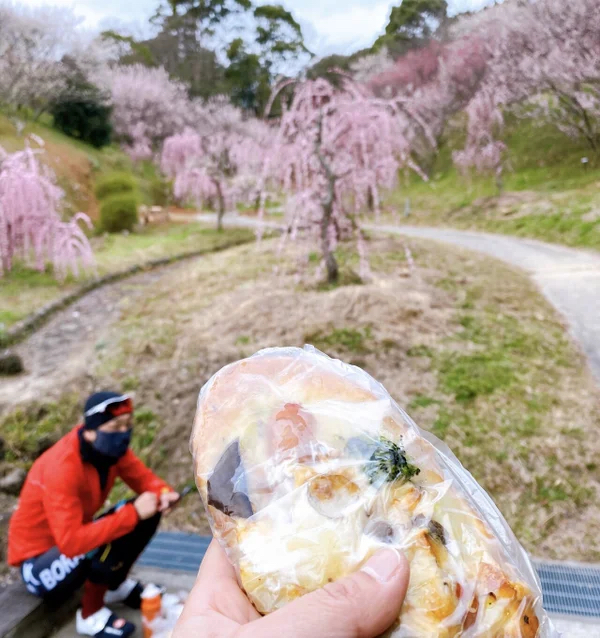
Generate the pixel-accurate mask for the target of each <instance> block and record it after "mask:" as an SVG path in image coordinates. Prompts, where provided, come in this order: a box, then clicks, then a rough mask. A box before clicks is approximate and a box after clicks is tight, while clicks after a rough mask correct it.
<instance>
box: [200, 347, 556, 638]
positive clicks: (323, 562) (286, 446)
mask: <svg viewBox="0 0 600 638" xmlns="http://www.w3.org/2000/svg"><path fill="white" fill-rule="evenodd" d="M191 449H192V453H193V456H194V462H195V473H196V483H197V486H198V489H199V491H200V494H201V496H202V499H203V502H204V504H205V507H206V510H207V513H208V517H209V520H210V523H211V526H212V530H213V534H214V536H215V537H216V538H217V539H218V540H219V541H220V542H221V544H222V545H223V547H224V548H225V550H226V552H227V554H228V556H229V558H230V560H231V561H232V563H233V565H234V566H235V567H236V570H237V573H238V575H239V580H240V584H241V586H242V587H243V588H244V590H245V591H246V593H247V595H248V597H249V599H250V600H251V601H252V603H253V604H254V606H255V607H256V609H257V610H258V611H259V612H261V613H263V614H267V613H270V612H273V611H275V610H277V609H279V608H281V607H282V606H284V605H285V604H287V603H289V602H290V601H292V600H294V599H296V598H298V597H299V596H302V595H303V594H306V593H308V592H311V591H313V590H315V589H317V588H320V587H322V586H324V585H325V584H327V583H328V582H332V581H334V580H337V579H338V578H341V577H343V576H346V575H348V574H350V573H352V572H354V571H356V570H358V569H360V567H361V566H362V565H363V564H364V563H365V562H366V561H367V560H368V559H369V558H370V557H371V556H372V555H373V554H374V553H375V552H376V551H377V550H378V549H380V548H382V547H389V546H392V547H396V548H398V549H399V550H401V551H402V552H404V554H405V555H406V557H407V558H408V560H409V561H410V564H411V576H410V584H409V589H408V594H407V597H406V600H405V603H404V606H403V608H402V613H401V615H400V618H399V619H398V621H397V623H396V624H395V625H394V626H393V627H392V628H391V629H390V630H389V631H388V632H387V633H386V634H385V636H393V637H394V638H402V637H406V638H408V637H410V638H421V637H423V638H432V637H440V638H454V637H457V636H464V637H469V638H470V637H473V638H474V637H476V636H486V637H500V636H505V637H511V638H536V637H538V636H555V635H556V634H555V633H554V631H553V629H552V627H551V625H550V623H549V621H548V619H547V616H546V615H545V613H544V611H543V608H542V604H541V591H540V586H539V581H538V579H537V576H536V574H535V571H534V569H533V567H532V566H531V563H530V561H529V559H528V557H527V555H526V553H525V551H524V550H523V549H522V547H521V546H520V545H519V543H518V542H517V540H516V539H515V537H514V535H513V534H512V532H511V530H510V528H509V527H508V525H507V523H506V522H505V521H504V519H503V518H502V515H501V514H500V512H499V511H498V510H497V508H496V507H495V505H494V504H493V502H492V501H491V499H490V498H489V496H488V495H487V494H486V493H485V491H484V490H483V489H482V488H481V487H480V486H479V485H478V484H477V483H476V482H475V480H474V479H473V477H472V476H471V475H470V474H469V473H468V472H467V471H466V470H465V469H464V468H463V467H462V466H461V464H460V463H459V461H458V460H457V459H456V457H454V456H453V455H452V453H451V452H450V451H449V450H448V448H447V447H446V446H445V445H444V444H443V443H441V442H440V441H439V440H437V439H436V438H435V437H433V436H432V435H430V434H429V433H426V432H424V431H421V430H420V429H419V428H418V427H417V426H416V425H415V424H414V422H413V421H412V420H411V419H410V417H409V416H408V415H407V414H406V413H405V412H404V411H403V410H402V409H400V408H399V407H398V405H397V404H396V403H395V402H394V401H393V400H392V398H391V397H390V396H389V394H388V393H387V392H386V390H385V389H384V388H383V387H382V386H381V385H380V384H379V383H377V382H376V381H375V380H374V379H373V378H372V377H370V376H369V375H368V374H367V373H365V372H364V371H362V370H361V369H359V368H357V367H354V366H349V365H346V364H344V363H342V362H340V361H335V360H333V359H330V358H329V357H327V356H326V355H323V354H322V353H320V352H318V351H316V350H315V349H314V348H310V347H306V348H304V349H299V348H281V349H280V348H275V349H269V350H263V351H261V352H259V353H258V354H256V355H254V356H253V357H250V358H249V359H246V360H243V361H239V362H237V363H234V364H231V365H229V366H226V367H225V368H223V369H222V370H221V371H220V372H218V373H217V374H216V375H215V376H214V377H213V378H212V379H211V380H210V381H209V382H208V383H207V384H206V386H205V387H204V388H203V389H202V392H201V394H200V399H199V403H198V412H197V415H196V420H195V424H194V430H193V434H192V439H191Z"/></svg>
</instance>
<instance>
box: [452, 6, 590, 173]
mask: <svg viewBox="0 0 600 638" xmlns="http://www.w3.org/2000/svg"><path fill="white" fill-rule="evenodd" d="M457 29H458V30H459V33H460V34H461V35H462V36H464V35H465V34H467V35H468V36H469V37H473V36H476V37H477V38H478V39H479V41H480V42H482V43H483V46H484V49H485V57H486V67H485V73H484V77H483V79H482V81H481V82H480V83H479V86H478V89H477V91H476V92H475V94H474V95H473V97H472V101H471V103H470V104H469V105H468V106H467V113H468V115H469V134H468V137H467V146H466V148H465V149H464V151H463V152H459V153H455V155H454V157H455V160H456V161H457V162H458V164H459V165H461V166H466V165H471V166H475V167H476V168H478V169H480V170H488V169H489V168H490V167H491V164H494V163H495V164H496V174H497V175H498V172H497V171H498V167H499V166H500V164H499V162H500V155H501V151H502V148H503V145H502V143H501V141H500V140H495V132H496V133H497V132H498V123H499V120H500V118H501V117H502V112H503V111H506V110H508V109H511V110H512V111H513V112H514V113H516V114H517V115H519V116H521V117H530V118H534V120H535V121H537V122H539V123H548V122H549V123H551V124H554V125H555V126H556V127H557V128H558V129H560V130H561V131H563V132H564V133H566V134H568V135H570V136H572V137H578V138H581V139H584V140H586V141H587V143H588V144H589V145H590V148H591V149H593V150H594V151H595V152H596V153H598V152H600V88H599V87H600V4H599V3H598V2H596V0H571V1H570V2H562V1H561V0H537V1H536V2H523V3H521V2H519V3H516V2H506V3H504V4H502V5H498V6H495V7H491V8H489V9H487V10H486V11H483V12H480V13H479V14H476V15H474V16H471V17H469V18H465V19H463V20H462V21H460V22H459V23H458V25H457Z"/></svg>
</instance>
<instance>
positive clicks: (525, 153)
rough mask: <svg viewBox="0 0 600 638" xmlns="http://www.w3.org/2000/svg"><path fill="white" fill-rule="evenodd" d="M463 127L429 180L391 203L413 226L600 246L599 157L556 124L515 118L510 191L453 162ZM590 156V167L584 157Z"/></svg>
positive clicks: (408, 185) (452, 135)
mask: <svg viewBox="0 0 600 638" xmlns="http://www.w3.org/2000/svg"><path fill="white" fill-rule="evenodd" d="M461 130H462V131H464V126H462V127H460V130H459V127H458V126H456V127H454V128H453V129H450V130H449V132H448V134H447V138H446V139H445V140H443V142H442V145H441V147H440V153H439V155H438V157H437V158H436V160H435V162H434V164H433V166H432V167H431V169H430V171H429V174H430V176H431V181H430V182H429V183H425V182H423V181H422V180H420V178H418V177H413V176H410V177H409V178H408V179H405V180H404V183H403V184H402V187H401V188H400V189H399V190H398V191H397V192H395V193H394V194H393V195H392V196H391V197H390V199H389V202H388V203H389V205H390V207H391V208H393V209H394V210H396V211H397V213H398V214H399V215H400V216H402V215H405V210H406V208H407V203H406V202H407V199H408V200H409V206H410V213H409V214H408V218H407V219H405V220H404V221H406V222H408V223H411V224H424V225H441V226H453V227H457V228H469V229H479V230H488V231H492V232H499V233H505V234H511V235H519V236H524V237H533V238H537V239H542V240H546V241H551V242H557V243H563V244H567V245H569V246H581V247H589V248H595V249H600V157H595V156H594V155H593V153H592V152H591V150H590V148H589V147H588V146H587V145H586V144H585V143H583V142H580V141H575V140H572V139H570V138H568V137H566V136H565V135H563V134H561V133H560V132H558V131H557V130H555V129H553V128H551V127H549V126H536V125H534V124H533V123H532V122H526V121H525V122H517V121H514V120H513V121H509V122H508V126H507V130H506V138H505V141H506V143H507V146H508V152H507V155H506V170H505V175H504V192H503V193H502V194H501V195H498V191H497V188H496V185H495V181H494V178H493V177H492V176H480V175H470V176H463V175H461V174H460V173H459V172H458V171H457V170H456V168H455V167H454V166H453V164H452V149H455V148H460V147H461V142H462V139H461V137H462V136H464V132H461ZM583 158H587V160H588V161H587V163H583V162H582V159H583Z"/></svg>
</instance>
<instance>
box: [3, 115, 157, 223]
mask: <svg viewBox="0 0 600 638" xmlns="http://www.w3.org/2000/svg"><path fill="white" fill-rule="evenodd" d="M29 134H35V135H37V136H39V137H41V138H42V139H43V140H44V143H45V149H46V153H45V154H44V155H43V161H44V162H46V163H47V164H48V165H49V166H50V167H51V168H52V169H53V170H54V172H55V173H56V177H57V180H58V184H59V186H60V187H61V188H62V189H63V190H64V191H65V203H66V208H65V213H66V214H67V215H72V214H74V213H76V212H79V211H82V212H84V213H87V214H88V215H89V216H90V217H91V218H92V219H93V220H95V219H97V218H98V208H99V207H98V202H97V200H96V197H95V195H94V182H95V180H96V178H97V177H98V175H101V174H102V173H106V172H111V171H127V172H132V173H134V175H135V177H136V180H137V182H138V186H139V189H140V192H141V195H142V200H143V202H144V203H146V204H153V203H154V201H153V199H154V197H155V190H156V189H155V188H154V186H155V183H156V181H157V175H156V170H155V168H154V165H153V164H152V163H150V162H147V163H143V164H141V165H139V166H134V165H132V162H131V160H130V159H129V157H127V155H125V154H124V153H123V152H122V151H121V150H120V149H119V148H118V147H117V146H116V145H113V146H109V147H106V148H103V149H101V150H98V149H96V148H94V147H92V146H89V145H88V144H85V143H83V142H80V141H79V140H76V139H73V138H71V137H67V136H66V135H63V134H62V133H61V132H60V131H57V130H56V129H54V128H52V126H50V123H49V122H46V121H42V122H27V123H26V126H25V129H24V131H23V132H22V133H21V134H20V135H19V134H18V132H17V130H16V128H15V126H14V124H13V122H12V121H11V119H10V118H9V117H7V116H6V115H2V114H0V146H2V147H3V148H4V149H5V150H7V151H16V150H19V149H22V148H23V147H24V144H25V139H26V137H27V135H29Z"/></svg>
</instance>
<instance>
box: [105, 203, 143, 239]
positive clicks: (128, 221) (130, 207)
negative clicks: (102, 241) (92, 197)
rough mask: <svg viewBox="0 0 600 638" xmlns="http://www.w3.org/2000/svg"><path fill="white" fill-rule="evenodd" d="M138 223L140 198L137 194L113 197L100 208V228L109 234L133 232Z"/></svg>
mask: <svg viewBox="0 0 600 638" xmlns="http://www.w3.org/2000/svg"><path fill="white" fill-rule="evenodd" d="M137 221H138V197H137V195H136V194H135V193H120V194H118V195H112V196H111V197H108V198H107V199H106V200H104V201H103V202H102V205H101V206H100V227H101V228H102V230H103V231H105V232H108V233H119V232H121V231H123V230H129V231H131V230H133V227H134V226H135V224H137Z"/></svg>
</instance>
